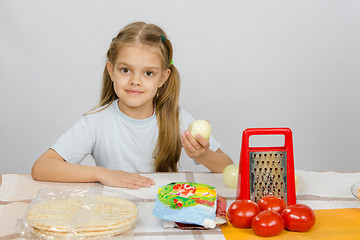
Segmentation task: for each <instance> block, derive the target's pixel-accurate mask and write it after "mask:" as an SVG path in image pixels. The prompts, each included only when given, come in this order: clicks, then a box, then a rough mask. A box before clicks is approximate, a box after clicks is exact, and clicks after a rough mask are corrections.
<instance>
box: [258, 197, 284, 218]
mask: <svg viewBox="0 0 360 240" xmlns="http://www.w3.org/2000/svg"><path fill="white" fill-rule="evenodd" d="M257 204H258V205H259V208H260V210H261V211H265V210H271V211H275V212H277V213H278V214H281V213H282V212H283V211H284V209H285V208H286V206H287V205H286V202H285V200H284V199H281V198H278V197H275V196H265V197H262V198H261V199H260V200H259V201H258V203H257Z"/></svg>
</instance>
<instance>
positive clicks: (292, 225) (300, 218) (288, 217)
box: [281, 204, 315, 232]
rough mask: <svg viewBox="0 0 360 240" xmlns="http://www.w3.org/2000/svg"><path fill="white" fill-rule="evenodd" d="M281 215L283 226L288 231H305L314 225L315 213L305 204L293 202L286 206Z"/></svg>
mask: <svg viewBox="0 0 360 240" xmlns="http://www.w3.org/2000/svg"><path fill="white" fill-rule="evenodd" d="M281 216H282V217H283V218H284V220H285V228H286V229H288V230H290V231H296V232H306V231H309V230H310V229H311V228H312V227H313V226H314V225H315V214H314V212H313V210H312V209H311V208H310V207H309V206H306V205H305V204H295V205H291V206H289V207H287V208H286V209H285V210H284V211H283V212H282V213H281Z"/></svg>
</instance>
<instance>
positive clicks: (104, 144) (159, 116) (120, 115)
mask: <svg viewBox="0 0 360 240" xmlns="http://www.w3.org/2000/svg"><path fill="white" fill-rule="evenodd" d="M172 57H173V49H172V45H171V43H170V41H169V40H168V39H167V37H166V35H165V33H164V31H163V30H162V29H160V28H159V27H158V26H156V25H153V24H146V23H143V22H135V23H132V24H129V25H127V26H126V27H125V28H124V29H122V30H121V31H120V32H119V33H118V35H117V36H116V37H115V38H114V39H113V41H112V42H111V45H110V48H109V50H108V52H107V63H106V66H105V69H104V73H103V83H102V92H101V100H100V103H99V105H98V107H97V108H96V109H95V110H93V111H90V112H89V113H87V114H85V115H84V116H83V117H82V118H81V119H80V120H79V121H78V122H77V123H76V124H75V125H74V126H73V127H72V128H71V129H70V130H68V131H67V132H66V133H65V134H64V135H62V136H61V137H60V138H59V139H58V141H57V142H56V143H55V144H54V145H53V146H52V147H51V148H50V149H49V150H47V151H46V152H45V153H44V154H43V155H42V156H40V157H39V159H37V161H36V162H35V163H34V166H33V168H32V173H31V174H32V177H33V179H35V180H43V181H58V182H96V181H97V182H100V183H102V184H104V185H108V186H113V187H125V188H133V189H136V188H140V187H149V186H151V185H153V184H154V181H153V180H152V179H149V178H146V177H144V176H141V175H139V174H136V173H137V172H153V171H156V172H176V171H177V169H178V164H179V159H180V153H181V149H182V147H183V148H184V150H185V152H186V154H187V155H188V156H189V157H190V158H192V159H194V161H195V162H196V163H197V164H202V165H204V166H205V167H207V168H208V169H209V170H210V171H212V172H222V171H223V169H224V168H225V167H226V166H227V165H229V164H231V163H233V162H232V160H231V159H230V158H229V157H228V156H227V155H226V154H225V153H223V152H222V151H221V149H220V148H219V146H220V144H219V143H218V142H217V141H216V140H215V138H213V137H210V139H209V141H206V140H205V139H204V138H202V137H201V136H200V135H198V136H196V139H195V138H194V137H193V136H192V135H191V134H190V133H189V131H186V129H187V127H188V126H189V124H190V123H191V122H192V121H193V120H194V118H193V117H192V116H191V115H190V114H189V113H187V112H186V111H184V110H183V109H181V108H179V107H178V101H179V89H180V77H179V74H178V71H177V69H176V68H175V66H174V64H173V63H172ZM181 133H182V134H181ZM88 154H91V155H92V156H93V157H94V159H95V163H96V166H85V165H79V163H80V162H81V161H82V160H83V159H84V158H85V157H86V155H88Z"/></svg>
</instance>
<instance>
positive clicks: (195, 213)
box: [153, 182, 217, 228]
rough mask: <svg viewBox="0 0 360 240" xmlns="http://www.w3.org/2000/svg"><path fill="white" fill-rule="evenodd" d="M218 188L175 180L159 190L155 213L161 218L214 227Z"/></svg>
mask: <svg viewBox="0 0 360 240" xmlns="http://www.w3.org/2000/svg"><path fill="white" fill-rule="evenodd" d="M216 203H217V197H216V188H214V187H212V186H209V185H207V184H202V183H191V182H173V183H169V184H167V185H165V186H163V187H161V188H159V190H158V194H157V196H156V201H155V205H154V209H153V215H155V216H157V217H158V218H160V219H163V220H166V221H171V222H179V223H186V224H197V225H201V226H203V227H205V228H214V227H215V226H216V222H215V212H216Z"/></svg>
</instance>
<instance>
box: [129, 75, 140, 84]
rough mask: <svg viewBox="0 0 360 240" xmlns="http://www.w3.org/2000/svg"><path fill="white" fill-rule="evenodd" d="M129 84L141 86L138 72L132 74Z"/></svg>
mask: <svg viewBox="0 0 360 240" xmlns="http://www.w3.org/2000/svg"><path fill="white" fill-rule="evenodd" d="M130 84H131V85H133V86H141V84H142V82H141V76H139V74H134V75H133V76H132V78H131V79H130Z"/></svg>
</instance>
